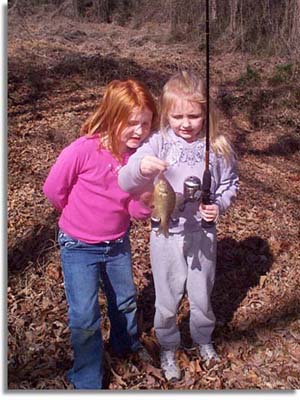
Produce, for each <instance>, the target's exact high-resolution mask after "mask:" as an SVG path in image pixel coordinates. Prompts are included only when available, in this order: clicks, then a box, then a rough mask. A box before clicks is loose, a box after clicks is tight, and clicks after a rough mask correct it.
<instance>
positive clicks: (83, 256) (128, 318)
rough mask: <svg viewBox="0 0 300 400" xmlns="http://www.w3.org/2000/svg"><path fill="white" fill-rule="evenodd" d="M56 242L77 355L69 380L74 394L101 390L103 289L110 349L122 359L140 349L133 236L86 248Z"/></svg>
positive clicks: (69, 241) (60, 239)
mask: <svg viewBox="0 0 300 400" xmlns="http://www.w3.org/2000/svg"><path fill="white" fill-rule="evenodd" d="M58 242H59V245H60V249H61V261H62V268H63V275H64V284H65V292H66V298H67V302H68V306H69V310H68V317H69V327H70V331H71V342H72V348H73V352H74V363H73V367H72V369H71V370H70V371H69V374H68V377H69V379H70V381H71V382H72V383H73V384H74V386H75V388H76V389H101V388H102V379H103V343H102V334H101V329H100V318H101V316H100V306H99V300H98V295H99V289H100V286H101V288H102V287H103V289H104V291H105V295H106V298H107V303H108V316H109V319H110V324H111V329H110V344H111V346H112V349H113V350H114V351H115V352H116V353H117V354H119V355H124V354H126V353H127V352H128V351H137V350H138V349H139V348H140V347H141V344H140V342H139V340H138V332H137V321H136V290H135V286H134V282H133V277H132V268H131V252H130V242H129V236H128V234H127V235H126V236H124V237H123V238H122V239H118V240H116V241H110V242H108V243H106V242H101V243H97V244H88V243H83V242H81V241H80V240H77V239H74V238H72V237H70V236H68V235H67V234H65V233H64V232H62V231H60V232H59V235H58Z"/></svg>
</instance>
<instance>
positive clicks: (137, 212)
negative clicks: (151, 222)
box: [128, 192, 152, 219]
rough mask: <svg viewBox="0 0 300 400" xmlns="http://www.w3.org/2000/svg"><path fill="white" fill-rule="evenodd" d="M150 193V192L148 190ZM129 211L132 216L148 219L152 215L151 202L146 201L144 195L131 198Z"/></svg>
mask: <svg viewBox="0 0 300 400" xmlns="http://www.w3.org/2000/svg"><path fill="white" fill-rule="evenodd" d="M148 193H149V194H150V192H148ZM128 212H129V214H130V216H131V217H132V218H135V219H147V218H149V217H150V216H151V212H152V209H151V208H150V203H149V204H148V202H147V201H144V199H143V195H141V196H140V198H138V199H131V200H130V202H129V204H128Z"/></svg>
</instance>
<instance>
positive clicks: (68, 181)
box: [43, 144, 79, 211]
mask: <svg viewBox="0 0 300 400" xmlns="http://www.w3.org/2000/svg"><path fill="white" fill-rule="evenodd" d="M73 146H74V145H72V144H71V145H70V146H68V147H66V148H65V149H64V150H63V151H62V152H61V153H60V155H59V157H58V158H57V160H56V162H55V164H54V165H53V166H52V168H51V170H50V172H49V175H48V177H47V179H46V181H45V183H44V186H43V192H44V194H45V196H46V197H47V198H48V200H49V201H50V203H51V204H52V205H53V206H54V207H55V208H56V209H57V210H59V211H62V210H63V208H64V207H65V205H66V204H67V201H68V196H69V193H70V191H71V189H72V186H73V185H74V183H75V181H76V179H77V175H78V170H79V160H78V157H76V154H75V152H74V151H73V149H74V147H73Z"/></svg>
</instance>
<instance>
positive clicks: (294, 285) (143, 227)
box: [7, 14, 300, 389]
mask: <svg viewBox="0 0 300 400" xmlns="http://www.w3.org/2000/svg"><path fill="white" fill-rule="evenodd" d="M204 60H205V56H204V54H203V53H201V52H199V50H198V49H197V47H196V46H195V45H193V44H191V43H183V42H180V43H176V42H175V41H174V40H171V39H170V37H169V35H168V27H164V26H162V25H160V26H153V25H149V26H148V25H147V24H146V25H144V26H143V28H140V29H134V28H130V27H127V28H125V27H121V26H118V25H116V24H114V23H112V24H100V25H99V24H93V23H83V22H76V21H72V20H70V19H66V18H62V17H59V16H58V15H54V14H52V15H51V14H40V15H32V16H29V17H26V18H25V17H23V18H21V17H18V16H17V15H12V16H10V18H9V41H8V71H9V76H8V106H9V110H8V111H9V119H8V122H9V136H8V292H7V295H8V300H7V304H8V317H7V322H8V387H9V389H69V388H70V386H69V385H68V383H67V382H66V378H65V372H66V370H67V369H68V368H69V367H70V365H71V361H72V352H71V348H70V337H69V330H68V326H67V305H66V300H65V295H64V288H63V280H62V274H61V269H60V261H59V251H58V247H57V244H56V234H57V226H56V221H57V217H58V216H57V214H56V213H55V212H54V211H53V209H52V208H51V206H50V205H49V204H48V203H47V201H46V199H45V198H44V196H43V194H42V191H41V187H42V183H43V180H44V179H45V177H46V175H47V173H48V171H49V168H50V166H51V165H52V164H53V162H54V160H55V158H56V157H57V155H58V154H59V152H60V150H61V149H62V148H63V147H64V146H65V145H66V144H67V143H69V142H70V141H71V140H73V139H75V138H76V137H78V135H79V127H80V125H81V123H82V122H83V121H84V120H85V118H86V117H87V116H88V115H89V113H90V112H91V111H92V110H93V109H94V108H95V106H96V105H97V102H98V101H99V99H100V97H101V95H102V93H103V88H104V86H105V85H106V84H107V83H108V82H109V81H110V80H111V79H114V78H126V77H128V76H134V77H137V78H139V79H142V80H143V81H145V82H146V83H147V84H148V85H149V87H150V88H151V90H152V92H153V93H154V94H155V96H157V95H158V94H159V91H160V89H161V88H162V86H163V84H164V82H165V81H166V79H167V78H168V76H169V75H170V74H171V73H172V72H174V71H176V70H178V69H179V68H193V69H194V70H196V71H200V72H203V71H204V68H205V65H204V63H203V62H204ZM211 68H212V72H211V75H212V76H211V78H212V85H213V87H212V95H213V97H214V99H215V101H216V103H217V104H218V106H219V109H220V111H221V129H223V130H226V131H227V132H229V133H230V135H231V137H232V139H233V142H234V145H235V148H236V152H237V156H238V159H239V175H240V193H239V196H238V199H237V201H236V203H235V204H234V206H233V207H232V208H231V209H230V210H229V211H228V213H227V214H226V215H225V216H224V217H222V218H221V220H220V223H219V225H218V263H217V280H216V285H215V288H214V293H213V304H214V309H215V313H216V316H217V327H216V331H215V336H214V340H215V345H216V347H217V349H218V351H219V353H220V355H221V357H222V361H221V363H220V364H218V365H215V366H211V367H206V366H204V365H203V364H202V363H201V362H199V359H198V353H197V351H196V349H195V348H193V346H192V343H191V340H190V336H189V330H188V317H189V305H188V301H187V299H186V298H184V299H183V301H182V304H181V306H180V309H179V314H178V324H179V326H180V329H181V333H182V348H181V349H179V351H178V358H179V363H180V366H181V369H182V371H183V377H182V379H181V380H180V381H179V382H177V383H166V382H165V380H164V379H163V377H162V375H161V370H160V368H159V363H158V344H157V341H156V338H155V334H154V332H153V315H154V289H153V281H152V275H151V269H150V263H149V251H148V236H149V224H148V221H146V222H143V223H141V222H134V223H133V227H132V233H131V239H132V245H133V261H134V279H135V282H136V285H137V289H138V305H139V326H140V329H141V334H142V340H143V342H144V344H145V346H146V347H147V348H148V350H149V351H150V353H151V354H152V356H153V358H154V365H153V366H150V365H145V364H142V363H141V362H140V361H139V360H136V359H134V357H132V356H129V357H128V358H127V359H122V360H121V359H118V358H116V357H114V356H113V355H112V354H111V353H110V352H109V349H106V352H105V354H106V356H105V367H106V377H105V385H106V387H107V388H109V389H297V388H300V363H299V359H300V320H299V309H300V307H299V299H300V293H299V291H300V278H299V276H300V273H299V268H300V250H299V238H300V237H299V236H300V235H299V219H300V211H299V210H300V185H299V183H300V154H299V151H300V106H299V103H300V86H299V81H300V79H299V65H298V66H297V65H296V66H291V64H290V63H289V60H288V59H284V58H278V57H277V58H275V57H273V58H272V57H266V58H263V57H254V56H249V55H242V54H239V53H235V54H233V53H232V54H228V53H224V52H222V51H221V49H215V51H214V52H213V54H212V59H211ZM100 301H101V307H102V310H103V316H104V317H103V320H102V325H103V334H104V339H105V340H107V338H108V332H109V321H108V319H107V317H106V302H105V298H104V297H103V295H101V296H100Z"/></svg>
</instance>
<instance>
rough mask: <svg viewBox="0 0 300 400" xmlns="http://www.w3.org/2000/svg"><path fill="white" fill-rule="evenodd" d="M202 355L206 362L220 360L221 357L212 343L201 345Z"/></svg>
mask: <svg viewBox="0 0 300 400" xmlns="http://www.w3.org/2000/svg"><path fill="white" fill-rule="evenodd" d="M199 350H200V356H201V358H202V360H203V361H204V362H206V361H220V357H219V356H218V353H217V352H216V350H215V348H214V346H213V344H212V343H208V344H200V345H199Z"/></svg>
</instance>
